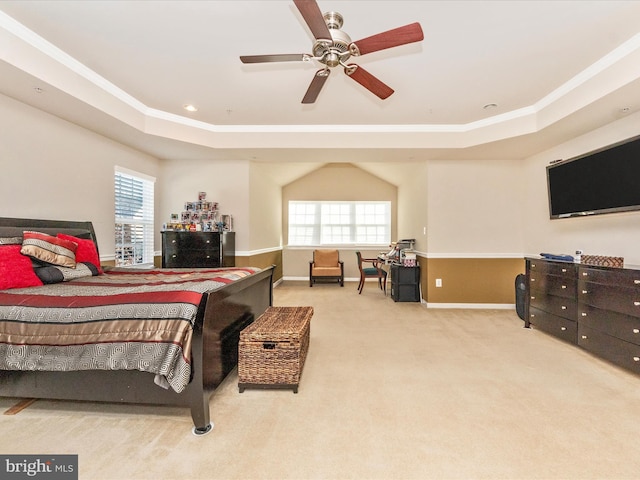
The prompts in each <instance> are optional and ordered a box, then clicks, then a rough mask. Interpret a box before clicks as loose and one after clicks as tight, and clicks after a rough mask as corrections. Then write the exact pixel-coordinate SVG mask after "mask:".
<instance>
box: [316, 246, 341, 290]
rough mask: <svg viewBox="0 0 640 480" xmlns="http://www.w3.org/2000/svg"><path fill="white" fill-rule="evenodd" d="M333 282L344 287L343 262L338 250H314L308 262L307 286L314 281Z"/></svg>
mask: <svg viewBox="0 0 640 480" xmlns="http://www.w3.org/2000/svg"><path fill="white" fill-rule="evenodd" d="M318 280H322V281H334V282H336V281H337V282H338V283H339V284H340V286H341V287H344V262H342V261H341V260H340V253H339V252H338V250H314V251H313V260H311V261H310V262H309V286H310V287H313V284H314V283H316V281H318Z"/></svg>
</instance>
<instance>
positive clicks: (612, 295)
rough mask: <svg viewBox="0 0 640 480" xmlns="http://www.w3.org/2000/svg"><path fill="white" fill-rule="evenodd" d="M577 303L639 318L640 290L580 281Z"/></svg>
mask: <svg viewBox="0 0 640 480" xmlns="http://www.w3.org/2000/svg"><path fill="white" fill-rule="evenodd" d="M578 302H579V303H581V304H586V305H591V306H593V307H598V308H601V309H603V310H612V311H614V312H619V313H624V314H625V315H631V316H634V317H640V289H638V288H627V287H621V286H618V285H603V284H600V283H591V282H585V281H584V280H580V281H579V282H578Z"/></svg>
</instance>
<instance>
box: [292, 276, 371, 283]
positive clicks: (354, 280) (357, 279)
mask: <svg viewBox="0 0 640 480" xmlns="http://www.w3.org/2000/svg"><path fill="white" fill-rule="evenodd" d="M282 279H283V280H287V281H290V282H307V283H309V277H282ZM344 281H345V282H359V281H360V277H354V278H345V279H344ZM369 281H374V282H377V281H378V279H376V278H373V279H371V278H368V279H367V282H369Z"/></svg>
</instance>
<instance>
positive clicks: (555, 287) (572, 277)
mask: <svg viewBox="0 0 640 480" xmlns="http://www.w3.org/2000/svg"><path fill="white" fill-rule="evenodd" d="M576 283H577V281H576V266H575V264H573V263H569V262H551V261H545V260H535V259H527V285H528V292H529V295H528V300H529V311H528V314H527V311H526V309H525V322H526V325H525V326H527V327H528V326H529V324H533V325H534V326H535V327H537V328H539V329H540V330H544V331H545V332H547V333H550V334H551V335H555V336H556V337H558V338H561V339H562V340H566V341H568V342H571V343H576V342H577V338H578V325H577V322H576V311H577V300H576ZM525 308H526V307H525Z"/></svg>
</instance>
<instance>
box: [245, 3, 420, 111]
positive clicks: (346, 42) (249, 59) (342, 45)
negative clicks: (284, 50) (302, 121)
mask: <svg viewBox="0 0 640 480" xmlns="http://www.w3.org/2000/svg"><path fill="white" fill-rule="evenodd" d="M293 3H294V4H295V5H296V7H297V8H298V10H299V11H300V14H301V15H302V18H304V21H305V22H306V24H307V26H308V27H309V30H310V31H311V33H312V34H313V37H314V38H315V41H314V43H313V47H312V49H311V51H312V52H313V53H311V54H307V53H298V54H276V55H246V56H241V57H240V61H242V63H271V62H295V61H316V62H318V63H320V64H321V65H323V68H321V69H320V70H318V71H317V72H316V73H315V75H314V77H313V79H312V80H311V84H310V85H309V88H308V89H307V92H306V93H305V95H304V97H303V99H302V103H305V104H308V103H314V102H315V101H316V99H317V98H318V95H319V94H320V91H321V90H322V87H323V86H324V84H325V82H326V81H327V79H328V78H329V74H330V73H331V70H330V69H331V68H334V67H337V66H342V67H343V68H344V72H345V74H347V76H348V77H349V78H351V79H353V80H355V81H356V82H358V83H359V84H360V85H362V86H363V87H364V88H366V89H367V90H369V91H370V92H371V93H373V94H374V95H376V96H377V97H378V98H381V99H383V100H384V99H386V98H388V97H389V96H390V95H391V94H392V93H393V89H391V87H389V86H388V85H386V84H384V83H383V82H382V81H381V80H379V79H378V78H376V77H375V76H374V75H372V74H371V73H369V72H367V71H366V70H365V69H364V68H362V67H360V66H359V65H356V64H354V63H349V64H348V63H346V62H347V60H349V58H351V57H352V56H354V57H357V56H362V55H366V54H367V53H373V52H377V51H380V50H386V49H388V48H393V47H398V46H400V45H406V44H408V43H414V42H420V41H422V40H423V39H424V34H423V32H422V28H421V26H420V24H419V23H417V22H416V23H411V24H409V25H405V26H403V27H398V28H394V29H392V30H387V31H385V32H382V33H378V34H376V35H372V36H370V37H367V38H363V39H362V40H358V41H356V42H353V41H351V37H349V35H347V34H346V33H345V32H343V31H342V30H341V28H342V25H343V23H344V19H343V17H342V15H340V14H339V13H338V12H327V13H325V14H324V15H323V14H322V12H321V11H320V7H319V6H318V4H317V3H316V2H315V0H293Z"/></svg>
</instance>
